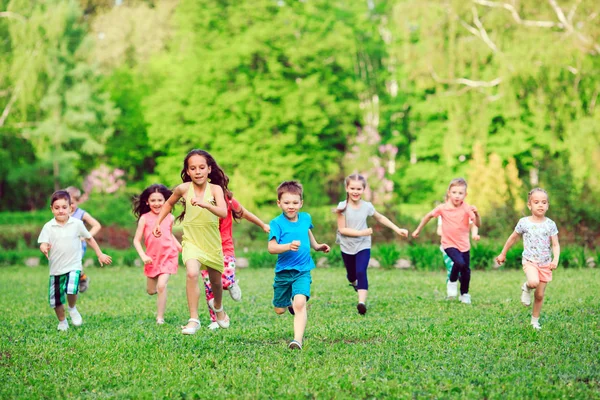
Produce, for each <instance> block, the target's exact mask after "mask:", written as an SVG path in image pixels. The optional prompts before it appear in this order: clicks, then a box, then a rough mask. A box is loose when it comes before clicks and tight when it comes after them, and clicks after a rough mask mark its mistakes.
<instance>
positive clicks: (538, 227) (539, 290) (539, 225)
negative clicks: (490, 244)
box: [496, 188, 560, 329]
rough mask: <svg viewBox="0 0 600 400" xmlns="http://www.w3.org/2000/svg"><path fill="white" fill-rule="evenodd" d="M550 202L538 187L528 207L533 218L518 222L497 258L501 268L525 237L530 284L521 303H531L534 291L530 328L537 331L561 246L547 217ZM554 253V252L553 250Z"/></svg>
mask: <svg viewBox="0 0 600 400" xmlns="http://www.w3.org/2000/svg"><path fill="white" fill-rule="evenodd" d="M548 206H549V201H548V193H547V192H546V191H545V190H544V189H540V188H535V189H533V190H532V191H531V192H529V194H528V196H527V207H528V208H529V210H531V216H529V217H524V218H521V219H520V220H519V223H518V224H517V226H516V228H515V231H514V232H513V233H512V234H511V235H510V236H509V237H508V240H507V241H506V244H505V245H504V248H503V249H502V252H501V253H500V255H499V256H498V257H496V262H497V263H498V264H500V265H502V264H503V263H504V261H505V260H506V252H507V251H508V249H510V248H511V246H512V245H513V244H515V243H516V241H517V240H518V239H519V236H521V235H522V236H523V247H524V249H523V271H525V276H526V277H527V281H526V282H525V283H523V285H522V286H521V302H522V303H523V305H525V306H529V305H530V304H531V291H532V290H534V289H535V295H534V296H535V301H534V303H533V313H532V314H531V325H532V326H533V328H534V329H542V327H541V326H540V312H541V310H542V304H543V303H544V292H545V291H546V285H547V284H548V282H550V281H551V280H552V270H554V269H556V267H557V266H558V259H559V257H560V244H559V243H558V228H557V227H556V224H555V223H554V221H552V220H551V219H550V218H546V212H547V211H548ZM551 250H552V251H551Z"/></svg>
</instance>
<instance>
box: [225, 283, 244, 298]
mask: <svg viewBox="0 0 600 400" xmlns="http://www.w3.org/2000/svg"><path fill="white" fill-rule="evenodd" d="M238 282H239V281H237V282H234V283H232V284H231V285H229V288H228V290H229V295H230V296H231V298H232V299H233V301H241V300H242V289H240V285H238Z"/></svg>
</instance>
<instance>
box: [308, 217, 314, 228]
mask: <svg viewBox="0 0 600 400" xmlns="http://www.w3.org/2000/svg"><path fill="white" fill-rule="evenodd" d="M306 217H307V222H308V229H313V228H314V226H313V223H312V217H311V216H310V214H306Z"/></svg>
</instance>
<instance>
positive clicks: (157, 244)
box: [142, 211, 179, 278]
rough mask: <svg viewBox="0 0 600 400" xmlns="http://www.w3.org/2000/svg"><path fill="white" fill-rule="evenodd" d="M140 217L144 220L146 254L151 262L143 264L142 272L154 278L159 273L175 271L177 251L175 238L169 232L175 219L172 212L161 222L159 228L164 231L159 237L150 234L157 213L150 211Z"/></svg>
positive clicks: (173, 272) (177, 257)
mask: <svg viewBox="0 0 600 400" xmlns="http://www.w3.org/2000/svg"><path fill="white" fill-rule="evenodd" d="M142 217H144V221H145V222H146V224H145V225H144V244H145V246H146V254H147V255H148V256H149V257H150V258H152V263H151V264H146V265H145V266H144V274H145V275H146V276H147V277H148V278H156V277H157V276H158V275H161V274H175V273H177V267H178V266H179V264H178V261H179V251H177V246H176V245H175V238H174V237H173V234H172V233H171V232H172V229H173V221H174V220H175V218H174V217H173V214H169V215H167V217H166V218H165V219H164V220H163V221H162V222H161V224H160V230H161V232H164V234H163V235H161V236H160V237H155V236H154V235H153V234H152V230H153V228H154V226H155V225H156V220H157V219H158V215H157V214H154V213H153V212H152V211H150V212H147V213H146V214H144V215H142Z"/></svg>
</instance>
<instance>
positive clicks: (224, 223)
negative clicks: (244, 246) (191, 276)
mask: <svg viewBox="0 0 600 400" xmlns="http://www.w3.org/2000/svg"><path fill="white" fill-rule="evenodd" d="M225 179H226V180H227V181H228V182H229V178H228V177H227V176H225ZM225 200H226V202H227V217H226V218H223V219H220V220H219V231H220V233H221V243H222V246H223V275H222V276H221V282H222V285H223V290H227V291H228V292H229V295H230V296H231V298H232V299H233V300H234V301H241V300H242V289H241V288H240V285H239V280H236V278H235V250H234V247H233V236H232V228H233V220H234V219H235V220H236V221H237V220H239V219H240V218H244V219H245V220H247V221H250V222H252V223H253V224H255V225H256V226H258V227H260V228H261V229H262V230H263V231H265V232H266V233H269V231H270V228H269V225H267V224H265V223H264V222H262V221H261V219H260V218H258V217H257V216H256V215H254V214H252V213H251V212H250V211H248V210H247V209H245V208H244V207H243V206H242V205H241V204H240V203H239V202H238V201H237V200H236V199H235V198H234V197H233V193H231V191H229V190H227V191H226V192H225ZM202 280H203V281H204V292H205V293H206V303H207V304H208V303H209V302H210V300H211V299H212V298H213V297H214V295H213V291H212V285H211V284H210V278H209V276H208V271H205V270H203V271H202ZM209 313H210V321H211V323H210V325H209V326H208V329H210V330H214V329H218V328H219V324H218V323H217V316H216V315H215V313H214V312H213V311H212V310H211V309H210V308H209Z"/></svg>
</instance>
